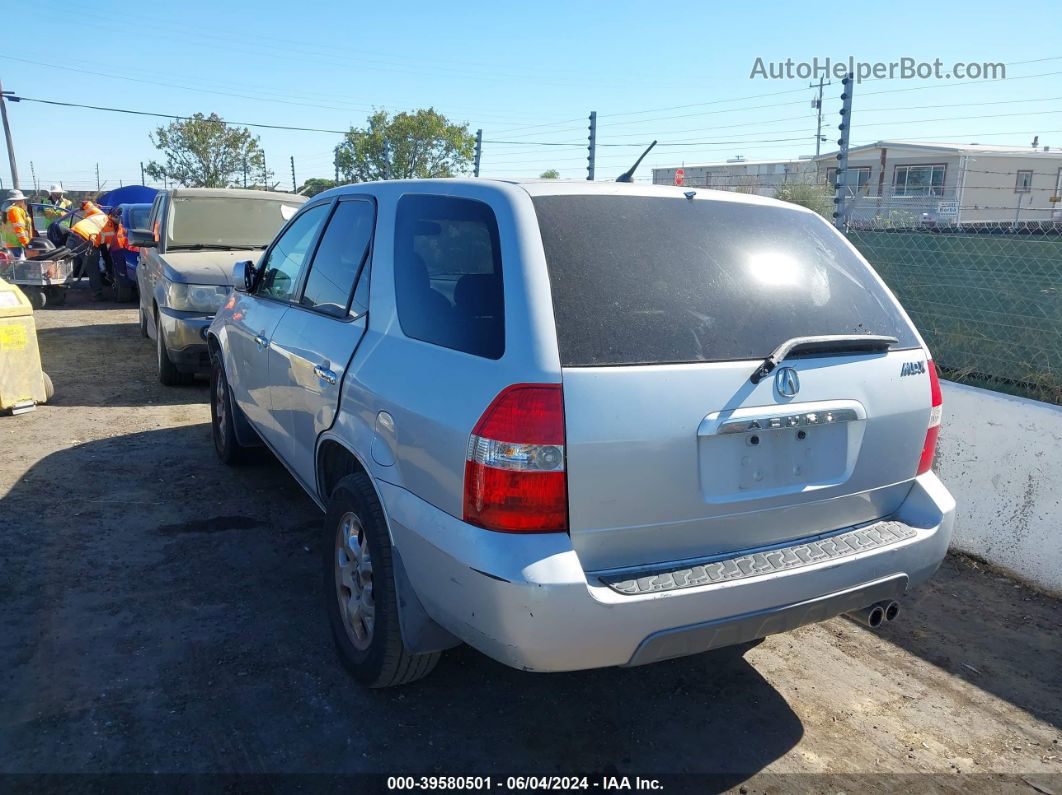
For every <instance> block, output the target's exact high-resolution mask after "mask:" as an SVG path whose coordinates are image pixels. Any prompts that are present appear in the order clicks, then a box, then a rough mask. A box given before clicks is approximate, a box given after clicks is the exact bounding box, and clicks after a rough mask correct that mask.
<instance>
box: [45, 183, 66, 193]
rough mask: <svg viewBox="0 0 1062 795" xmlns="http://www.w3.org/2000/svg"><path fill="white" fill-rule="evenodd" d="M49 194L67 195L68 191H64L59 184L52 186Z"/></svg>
mask: <svg viewBox="0 0 1062 795" xmlns="http://www.w3.org/2000/svg"><path fill="white" fill-rule="evenodd" d="M48 192H49V193H66V191H65V190H63V186H62V185H59V184H56V185H52V187H50V188H48Z"/></svg>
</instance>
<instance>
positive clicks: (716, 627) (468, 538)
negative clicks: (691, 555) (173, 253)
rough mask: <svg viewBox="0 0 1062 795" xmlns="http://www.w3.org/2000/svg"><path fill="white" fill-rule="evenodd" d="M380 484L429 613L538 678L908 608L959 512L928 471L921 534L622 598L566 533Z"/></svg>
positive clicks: (903, 513)
mask: <svg viewBox="0 0 1062 795" xmlns="http://www.w3.org/2000/svg"><path fill="white" fill-rule="evenodd" d="M379 486H380V489H381V495H382V497H383V501H384V505H385V509H386V511H387V513H388V519H389V522H390V527H391V533H392V537H393V540H394V542H395V545H396V546H397V547H398V549H399V550H400V552H401V554H402V560H403V562H404V564H405V566H406V569H407V571H408V573H409V576H410V580H411V582H412V583H413V586H414V588H415V590H416V591H417V595H418V597H419V598H420V600H421V602H422V603H423V605H424V607H425V609H426V610H427V612H428V613H429V615H431V617H432V618H433V619H435V621H437V622H438V623H439V624H441V625H442V626H444V627H445V628H446V629H448V630H449V631H450V632H452V633H453V634H454V635H456V636H457V637H459V638H461V639H462V640H464V641H465V642H466V643H469V644H470V645H472V646H474V647H476V648H477V649H479V650H480V651H482V652H484V653H485V654H488V655H489V656H491V657H493V658H494V659H496V660H498V661H500V662H503V663H506V664H507V665H511V666H513V667H515V668H521V669H525V670H532V671H568V670H579V669H585V668H599V667H606V666H614V665H638V664H642V663H647V662H654V661H657V660H663V659H668V658H671V657H678V656H683V655H686V654H695V653H698V652H702V651H707V650H709V649H713V648H719V647H722V646H727V645H731V644H734V643H741V642H743V641H746V640H752V639H755V638H758V637H764V636H766V635H769V634H774V633H775V632H782V631H786V630H789V629H793V628H795V627H797V626H801V625H802V624H807V623H810V622H813V621H820V620H824V619H827V618H831V617H832V616H835V615H838V614H839V613H842V612H846V611H848V610H852V609H856V608H858V607H863V606H866V605H868V604H871V603H873V602H876V601H880V600H882V599H888V598H897V597H899V596H900V595H902V594H903V593H904V592H905V591H906V590H907V589H909V588H910V587H913V586H916V585H918V584H920V583H922V582H924V581H925V580H927V579H928V578H929V577H930V576H932V574H933V572H935V571H936V569H937V567H938V566H939V565H940V562H941V560H942V559H943V558H944V554H945V553H946V552H947V548H948V541H949V539H950V536H951V528H952V524H953V521H954V510H955V503H954V500H953V499H952V497H951V495H950V494H949V493H948V491H947V489H945V488H944V486H943V484H941V482H940V481H939V480H938V479H937V477H936V476H935V475H934V474H933V473H927V474H925V475H922V476H919V477H918V478H917V480H916V481H915V483H914V485H913V486H912V489H911V492H910V494H909V495H908V497H907V499H906V501H905V502H904V504H903V505H902V506H901V507H900V509H899V510H898V511H897V513H896V514H895V515H894V516H893V517H891V519H892V520H894V521H896V522H899V523H902V524H903V525H905V526H906V527H907V528H909V529H910V531H911V532H907V533H905V536H906V537H904V538H903V539H902V540H899V541H896V542H895V543H888V544H885V545H882V546H878V547H875V548H872V549H867V550H865V551H856V552H853V553H851V554H847V555H845V556H844V557H840V558H828V559H823V560H821V561H812V562H808V563H807V564H806V565H800V566H799V567H790V568H782V569H780V570H776V571H768V572H766V573H762V574H760V573H756V572H753V573H751V574H749V575H747V576H744V577H741V578H737V579H729V580H722V581H719V582H708V583H706V584H703V585H692V586H688V587H680V588H673V589H668V590H662V591H647V592H633V593H621V592H619V591H617V590H616V589H615V588H614V587H609V586H608V585H606V584H605V583H604V582H602V580H601V579H600V578H599V576H598V574H595V573H592V572H591V573H587V572H584V571H583V569H582V567H581V565H580V562H579V559H578V557H577V555H576V553H575V551H574V550H573V549H572V546H571V541H570V539H569V537H568V536H567V535H566V534H560V533H557V534H545V535H527V536H521V535H506V534H499V533H491V532H488V531H485V530H482V529H480V528H476V527H473V526H471V525H467V524H465V523H464V522H461V521H460V520H458V519H455V518H454V517H452V516H450V515H449V514H446V513H444V512H442V511H439V510H438V509H436V508H434V507H433V506H431V505H429V504H427V503H425V502H424V501H422V500H420V499H419V498H417V497H415V496H413V495H412V494H410V493H409V492H407V491H405V490H404V489H400V488H397V487H395V486H391V485H389V484H386V483H380V484H379ZM797 543H799V542H794V544H797ZM612 579H615V578H612Z"/></svg>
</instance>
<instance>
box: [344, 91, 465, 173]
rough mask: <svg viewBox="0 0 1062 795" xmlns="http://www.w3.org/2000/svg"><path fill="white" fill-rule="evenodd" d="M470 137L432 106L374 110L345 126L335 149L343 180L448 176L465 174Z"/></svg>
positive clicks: (461, 125)
mask: <svg viewBox="0 0 1062 795" xmlns="http://www.w3.org/2000/svg"><path fill="white" fill-rule="evenodd" d="M475 148H476V138H475V136H474V135H472V134H471V133H469V131H468V125H467V124H454V123H452V122H450V120H449V119H447V118H446V117H445V116H443V115H442V114H441V113H436V112H435V110H434V109H433V108H428V109H426V110H424V109H421V110H418V111H415V112H413V113H399V114H397V115H395V116H391V115H390V114H388V112H387V111H385V110H378V111H376V112H375V113H373V114H372V115H371V116H370V117H369V119H368V125H367V126H366V127H365V128H364V129H357V128H353V127H352V128H351V130H350V132H348V133H347V134H346V135H345V136H343V142H342V143H340V144H339V146H337V147H336V164H337V165H338V166H339V173H340V174H341V175H342V177H343V181H345V182H371V181H373V180H378V179H410V178H414V177H416V178H425V177H452V176H454V175H455V174H460V173H462V172H467V171H468V170H469V167H470V165H471V163H472V158H473V156H474V154H475Z"/></svg>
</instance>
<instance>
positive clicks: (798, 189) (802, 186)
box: [774, 180, 833, 221]
mask: <svg viewBox="0 0 1062 795" xmlns="http://www.w3.org/2000/svg"><path fill="white" fill-rule="evenodd" d="M774 198H776V199H780V200H782V201H784V202H791V203H792V204H799V205H800V206H801V207H807V208H808V209H809V210H814V211H815V212H817V213H818V214H819V215H821V216H822V217H823V218H825V219H826V220H827V221H832V220H833V194H832V193H831V192H830V190H829V188H827V187H826V186H825V185H822V184H821V183H818V182H815V181H814V180H808V181H802V182H789V183H786V184H785V185H779V186H778V187H777V188H776V189H775V191H774Z"/></svg>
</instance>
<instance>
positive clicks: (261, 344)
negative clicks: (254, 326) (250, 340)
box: [254, 334, 269, 351]
mask: <svg viewBox="0 0 1062 795" xmlns="http://www.w3.org/2000/svg"><path fill="white" fill-rule="evenodd" d="M254 344H255V345H257V346H258V350H260V351H264V350H265V349H266V346H267V345H269V340H267V339H266V338H265V337H263V336H262V335H261V334H258V335H256V336H255V338H254Z"/></svg>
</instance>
